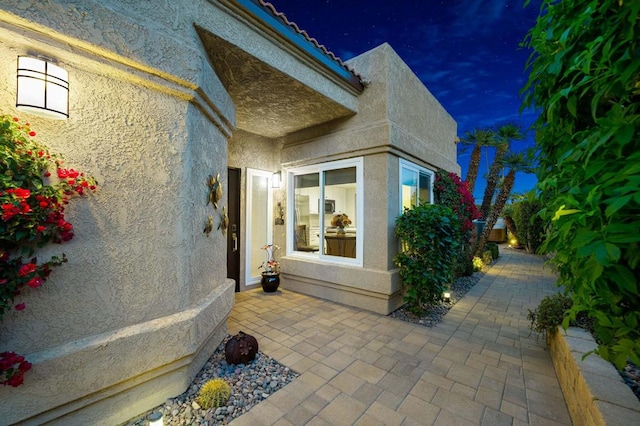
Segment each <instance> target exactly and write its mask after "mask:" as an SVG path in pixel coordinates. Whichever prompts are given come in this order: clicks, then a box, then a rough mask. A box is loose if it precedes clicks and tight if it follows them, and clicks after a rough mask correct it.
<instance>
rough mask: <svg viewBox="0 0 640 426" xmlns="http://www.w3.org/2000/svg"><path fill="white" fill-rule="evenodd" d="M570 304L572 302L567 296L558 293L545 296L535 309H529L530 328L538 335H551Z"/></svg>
mask: <svg viewBox="0 0 640 426" xmlns="http://www.w3.org/2000/svg"><path fill="white" fill-rule="evenodd" d="M572 305H573V302H572V300H571V297H569V296H565V295H563V294H560V293H557V294H555V295H553V296H545V297H544V298H543V299H542V300H541V301H540V304H539V305H538V307H537V308H536V309H535V310H533V311H532V310H531V309H529V314H527V319H528V320H529V321H531V330H532V331H535V332H536V334H537V335H538V336H539V335H543V336H545V337H546V336H550V335H552V334H553V333H555V332H556V330H557V329H558V326H559V325H560V324H562V321H563V320H564V318H565V317H566V314H567V311H568V310H569V309H570V308H571V306H572Z"/></svg>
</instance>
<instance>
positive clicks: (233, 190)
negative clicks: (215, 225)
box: [227, 168, 240, 291]
mask: <svg viewBox="0 0 640 426" xmlns="http://www.w3.org/2000/svg"><path fill="white" fill-rule="evenodd" d="M228 177H229V190H228V197H229V202H228V205H227V210H228V215H229V229H228V230H227V278H232V279H234V280H236V291H240V169H234V168H229V170H228Z"/></svg>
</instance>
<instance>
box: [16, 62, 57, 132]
mask: <svg viewBox="0 0 640 426" xmlns="http://www.w3.org/2000/svg"><path fill="white" fill-rule="evenodd" d="M17 75H18V85H17V92H16V108H18V109H19V110H21V111H26V112H30V113H32V114H36V115H40V116H42V117H47V118H54V119H58V120H64V119H66V118H69V73H67V71H66V70H64V69H62V68H60V67H59V66H57V65H55V64H53V63H51V62H50V60H45V59H39V58H33V57H30V56H18V73H17Z"/></svg>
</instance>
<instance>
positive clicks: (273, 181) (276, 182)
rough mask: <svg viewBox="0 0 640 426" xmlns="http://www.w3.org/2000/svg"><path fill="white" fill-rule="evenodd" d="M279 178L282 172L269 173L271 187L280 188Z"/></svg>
mask: <svg viewBox="0 0 640 426" xmlns="http://www.w3.org/2000/svg"><path fill="white" fill-rule="evenodd" d="M280 179H282V172H275V173H273V175H271V187H272V188H280Z"/></svg>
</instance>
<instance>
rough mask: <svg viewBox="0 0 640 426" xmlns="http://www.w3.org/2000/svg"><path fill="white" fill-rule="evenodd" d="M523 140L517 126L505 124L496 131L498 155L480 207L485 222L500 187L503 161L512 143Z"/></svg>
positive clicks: (491, 169)
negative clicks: (499, 181) (497, 188)
mask: <svg viewBox="0 0 640 426" xmlns="http://www.w3.org/2000/svg"><path fill="white" fill-rule="evenodd" d="M522 139H524V134H523V133H522V131H521V130H520V127H519V126H517V125H516V124H505V125H503V126H500V127H498V129H497V130H496V131H495V136H494V138H493V145H494V146H495V147H496V153H495V155H494V157H493V162H492V163H491V167H489V172H488V173H487V186H486V187H485V188H484V196H483V197H482V205H481V206H480V216H481V217H482V218H483V219H485V220H486V219H487V218H488V217H489V211H490V210H491V201H493V195H494V194H495V192H496V187H497V186H498V180H499V178H500V171H501V170H502V168H503V165H502V159H503V158H504V156H505V155H506V153H507V152H509V147H510V145H511V141H517V140H522Z"/></svg>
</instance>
